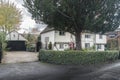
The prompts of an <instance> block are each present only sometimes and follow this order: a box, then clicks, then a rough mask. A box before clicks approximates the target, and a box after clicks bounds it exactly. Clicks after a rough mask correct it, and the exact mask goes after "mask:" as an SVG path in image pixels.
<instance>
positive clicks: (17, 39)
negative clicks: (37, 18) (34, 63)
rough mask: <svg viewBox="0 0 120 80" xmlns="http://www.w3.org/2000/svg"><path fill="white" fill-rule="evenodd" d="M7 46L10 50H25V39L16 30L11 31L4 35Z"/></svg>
mask: <svg viewBox="0 0 120 80" xmlns="http://www.w3.org/2000/svg"><path fill="white" fill-rule="evenodd" d="M6 41H7V48H9V50H11V51H25V50H26V44H25V42H26V41H27V40H26V39H25V38H24V37H23V36H22V35H21V34H19V33H18V32H17V31H12V32H10V33H8V34H7V36H6Z"/></svg>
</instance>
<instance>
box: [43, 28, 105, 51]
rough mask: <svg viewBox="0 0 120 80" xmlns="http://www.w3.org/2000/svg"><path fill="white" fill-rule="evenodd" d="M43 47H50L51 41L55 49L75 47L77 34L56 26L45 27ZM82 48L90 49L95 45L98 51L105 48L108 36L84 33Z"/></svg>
mask: <svg viewBox="0 0 120 80" xmlns="http://www.w3.org/2000/svg"><path fill="white" fill-rule="evenodd" d="M41 42H42V49H48V46H49V44H50V42H51V43H52V49H53V50H65V49H70V48H73V47H75V36H74V35H72V34H70V33H69V32H63V31H57V30H54V28H49V27H47V28H45V29H44V30H43V31H42V32H41ZM81 43H82V48H83V49H89V48H92V47H95V49H96V50H98V51H104V50H105V44H106V36H105V35H99V34H93V33H82V39H81Z"/></svg>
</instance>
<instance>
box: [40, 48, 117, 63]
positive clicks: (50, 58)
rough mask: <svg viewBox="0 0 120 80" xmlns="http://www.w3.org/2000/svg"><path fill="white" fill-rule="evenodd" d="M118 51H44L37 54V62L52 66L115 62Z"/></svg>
mask: <svg viewBox="0 0 120 80" xmlns="http://www.w3.org/2000/svg"><path fill="white" fill-rule="evenodd" d="M118 56H119V52H118V51H104V52H95V51H93V52H90V51H89V52H84V51H45V50H41V51H40V53H39V60H40V61H42V62H47V63H52V64H96V63H101V62H107V61H114V60H117V59H118Z"/></svg>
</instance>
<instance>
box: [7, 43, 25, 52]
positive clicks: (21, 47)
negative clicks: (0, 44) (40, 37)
mask: <svg viewBox="0 0 120 80" xmlns="http://www.w3.org/2000/svg"><path fill="white" fill-rule="evenodd" d="M7 49H8V50H9V51H26V45H25V41H8V42H7Z"/></svg>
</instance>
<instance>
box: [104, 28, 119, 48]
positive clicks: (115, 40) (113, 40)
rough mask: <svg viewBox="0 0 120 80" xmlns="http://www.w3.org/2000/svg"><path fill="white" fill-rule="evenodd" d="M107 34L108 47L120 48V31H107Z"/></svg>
mask: <svg viewBox="0 0 120 80" xmlns="http://www.w3.org/2000/svg"><path fill="white" fill-rule="evenodd" d="M106 36H107V48H108V49H110V50H120V31H119V30H116V31H113V32H108V33H106Z"/></svg>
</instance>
